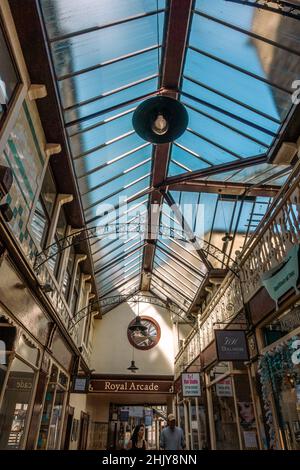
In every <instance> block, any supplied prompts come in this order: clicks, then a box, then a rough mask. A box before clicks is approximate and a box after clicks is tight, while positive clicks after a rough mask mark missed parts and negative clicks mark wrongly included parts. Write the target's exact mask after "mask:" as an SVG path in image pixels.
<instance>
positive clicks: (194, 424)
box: [175, 368, 207, 450]
mask: <svg viewBox="0 0 300 470" xmlns="http://www.w3.org/2000/svg"><path fill="white" fill-rule="evenodd" d="M198 369H199V368H198ZM175 392H176V401H175V406H176V414H177V422H178V426H180V427H181V428H182V429H183V431H184V434H185V441H186V448H187V449H190V450H202V449H206V448H207V423H206V413H205V396H204V394H203V378H202V377H201V374H200V373H199V372H186V373H183V374H181V376H180V377H179V379H178V380H177V381H176V383H175Z"/></svg>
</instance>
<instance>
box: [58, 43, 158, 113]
mask: <svg viewBox="0 0 300 470" xmlns="http://www.w3.org/2000/svg"><path fill="white" fill-rule="evenodd" d="M155 73H157V50H154V51H150V52H144V53H143V54H140V55H138V56H136V57H131V58H129V59H126V60H122V61H120V62H116V63H114V64H111V65H109V66H107V67H101V68H100V69H96V70H92V71H90V72H86V73H83V74H80V75H76V76H75V77H72V78H67V79H65V80H61V81H60V82H59V89H60V94H61V99H62V105H63V107H64V108H65V107H68V106H72V105H74V104H75V103H78V102H81V101H84V100H88V99H91V98H93V97H94V96H95V95H97V96H98V95H100V94H102V93H106V92H108V91H110V90H114V89H116V88H119V87H121V86H124V85H127V84H129V83H132V82H134V81H135V80H139V79H142V78H145V77H148V76H150V75H153V74H155Z"/></svg>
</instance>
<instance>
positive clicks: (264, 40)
mask: <svg viewBox="0 0 300 470" xmlns="http://www.w3.org/2000/svg"><path fill="white" fill-rule="evenodd" d="M299 55H300V23H299V21H297V20H294V19H292V18H287V17H284V16H282V15H278V14H275V13H270V12H264V11H261V10H260V9H258V8H253V7H249V6H246V5H239V4H236V3H234V2H228V1H225V0H216V1H213V2H212V1H210V0H197V1H196V3H195V11H194V13H193V18H192V25H191V32H190V36H189V45H188V49H187V53H186V60H185V66H184V71H183V80H182V87H181V90H182V93H181V101H182V102H183V103H184V104H185V106H186V107H187V110H188V113H189V129H190V130H188V131H187V132H185V133H184V134H183V135H182V136H181V137H180V138H179V139H178V143H179V144H180V145H182V146H183V147H184V148H185V151H186V152H187V151H188V150H191V151H192V152H193V153H194V154H196V155H195V158H194V159H193V158H191V156H189V157H187V154H186V153H182V152H179V151H178V147H176V145H173V149H172V155H171V159H170V164H169V170H168V176H175V175H176V174H177V175H178V174H184V173H188V172H190V171H195V170H199V169H202V168H205V163H204V162H206V163H208V164H211V165H219V164H225V163H230V162H234V161H236V160H238V159H239V158H250V157H254V156H257V155H267V154H268V152H269V149H270V148H271V146H272V144H273V142H274V139H275V138H276V136H277V134H278V132H279V130H280V127H281V125H282V124H283V123H284V120H285V119H286V118H287V115H288V113H289V111H290V110H291V107H292V104H293V103H292V99H291V94H292V92H293V88H292V83H293V81H294V80H296V79H297V77H298V76H299V74H300V60H299ZM283 70H284V71H285V72H284V73H283ZM191 131H192V132H191ZM197 156H200V157H201V158H202V160H201V159H197ZM235 173H236V172H233V174H235ZM245 174H246V173H245ZM245 174H241V175H240V176H241V177H242V178H244V177H245Z"/></svg>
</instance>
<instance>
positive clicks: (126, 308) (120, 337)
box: [91, 302, 174, 376]
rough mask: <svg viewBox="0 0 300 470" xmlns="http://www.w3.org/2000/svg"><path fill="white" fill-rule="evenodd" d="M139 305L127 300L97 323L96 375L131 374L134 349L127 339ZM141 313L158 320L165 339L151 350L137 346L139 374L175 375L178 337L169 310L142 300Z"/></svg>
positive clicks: (92, 363) (94, 348)
mask: <svg viewBox="0 0 300 470" xmlns="http://www.w3.org/2000/svg"><path fill="white" fill-rule="evenodd" d="M137 308H138V307H137V304H134V303H131V304H130V302H126V303H123V304H121V305H119V306H118V307H116V308H114V309H113V310H111V311H110V312H109V313H107V314H106V315H104V316H103V318H102V320H99V321H96V322H95V329H94V335H93V353H92V358H91V369H95V372H94V373H95V374H109V375H110V374H122V375H127V374H130V371H128V370H127V367H128V366H129V365H130V361H131V360H132V349H133V348H132V346H131V344H130V343H129V341H128V338H127V327H128V325H129V323H130V322H131V321H132V320H133V318H134V316H135V315H137ZM139 314H140V315H146V316H149V317H152V318H153V319H154V320H156V321H157V322H158V324H159V325H160V328H161V338H160V341H159V343H158V344H157V346H155V347H154V348H152V349H150V350H147V351H141V350H138V349H136V348H134V360H135V363H136V365H137V367H139V370H138V371H137V375H138V374H139V375H156V376H159V375H173V374H174V338H173V328H172V322H171V317H170V314H169V312H168V311H167V310H165V309H163V308H161V307H158V306H156V305H151V304H147V303H144V304H143V303H141V304H140V307H139Z"/></svg>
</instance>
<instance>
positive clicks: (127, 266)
mask: <svg viewBox="0 0 300 470" xmlns="http://www.w3.org/2000/svg"><path fill="white" fill-rule="evenodd" d="M41 5H42V12H43V17H44V21H45V25H46V29H47V36H48V42H49V45H50V49H51V55H52V59H53V64H54V68H55V74H56V79H57V86H58V91H59V94H60V101H61V106H62V108H63V111H64V120H65V125H66V129H67V134H68V136H69V142H70V149H71V153H72V158H73V163H74V169H75V173H76V176H77V179H78V187H79V191H80V194H81V198H82V205H83V209H84V216H85V221H86V224H87V226H95V225H99V224H100V225H104V226H105V224H106V225H107V227H108V230H109V232H110V234H111V232H112V229H111V225H112V224H121V225H122V224H126V223H128V220H131V221H133V222H134V221H136V220H138V221H140V218H141V215H142V216H145V215H146V214H147V205H148V200H149V198H148V190H149V189H150V175H151V167H152V146H151V145H149V144H148V143H145V141H144V140H142V139H140V137H139V136H138V135H137V134H135V133H134V131H133V128H132V115H133V112H134V110H135V108H136V107H137V106H138V105H139V97H142V98H141V99H144V98H143V97H144V96H151V95H152V94H153V93H155V92H156V90H157V87H158V76H159V72H160V70H159V68H160V60H161V46H162V44H163V29H164V23H165V18H164V15H165V11H159V12H158V14H157V11H158V9H159V10H164V9H165V8H166V5H165V1H164V0H158V1H157V0H112V1H111V2H109V5H108V4H107V2H103V1H99V0H82V1H81V2H77V3H76V2H75V3H74V1H73V0H72V1H71V0H53V1H52V0H51V1H50V0H41ZM136 100H137V101H136ZM131 101H134V102H133V103H132V102H131ZM127 201H129V203H127ZM142 223H144V222H142ZM90 244H91V252H92V256H93V260H94V267H95V272H96V278H97V282H98V284H99V286H98V287H99V290H100V291H101V293H102V294H103V292H104V291H105V293H107V291H108V290H110V291H112V292H115V293H116V292H118V289H117V287H118V286H120V291H121V290H122V291H124V292H126V291H128V288H129V287H128V286H130V285H132V286H133V287H136V285H139V282H140V272H141V262H142V255H143V245H144V230H141V233H136V232H135V233H133V232H132V230H131V231H129V233H127V234H124V233H123V232H122V231H121V233H119V232H118V233H117V234H115V239H114V238H113V237H111V236H104V235H103V236H101V235H100V236H99V238H98V239H92V240H91V243H90ZM103 268H104V269H103ZM99 269H100V270H101V269H102V271H99ZM132 276H133V279H131V277H132ZM101 285H102V286H103V289H101Z"/></svg>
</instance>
